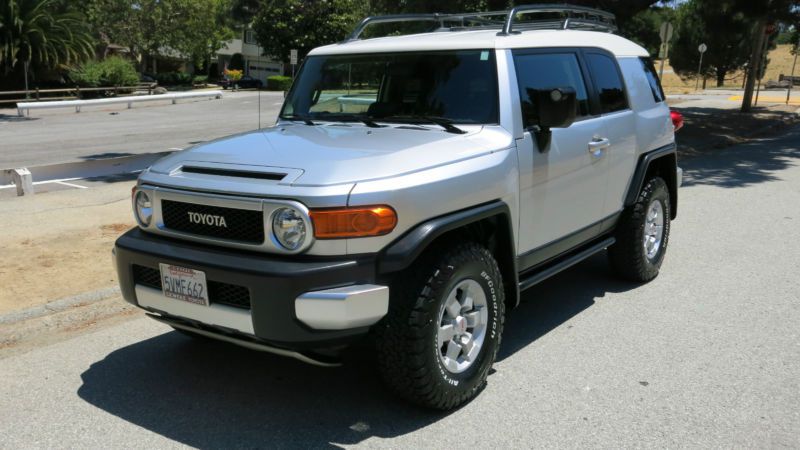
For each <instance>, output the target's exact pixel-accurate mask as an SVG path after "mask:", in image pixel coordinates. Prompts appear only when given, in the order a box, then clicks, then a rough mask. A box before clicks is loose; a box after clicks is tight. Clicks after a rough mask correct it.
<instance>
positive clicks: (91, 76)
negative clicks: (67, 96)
mask: <svg viewBox="0 0 800 450" xmlns="http://www.w3.org/2000/svg"><path fill="white" fill-rule="evenodd" d="M69 78H70V79H71V80H72V81H73V82H74V83H75V84H77V85H78V86H80V87H104V86H135V85H136V83H138V82H139V75H138V74H137V73H136V69H135V68H134V67H133V63H131V62H130V61H128V60H127V59H124V58H121V57H119V56H112V57H110V58H106V59H105V60H103V61H89V62H87V63H85V64H83V65H82V66H80V67H74V68H72V69H70V71H69Z"/></svg>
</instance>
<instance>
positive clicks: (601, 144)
mask: <svg viewBox="0 0 800 450" xmlns="http://www.w3.org/2000/svg"><path fill="white" fill-rule="evenodd" d="M608 147H611V141H609V140H608V138H603V139H599V138H595V139H592V142H589V150H590V151H594V150H602V149H604V148H608Z"/></svg>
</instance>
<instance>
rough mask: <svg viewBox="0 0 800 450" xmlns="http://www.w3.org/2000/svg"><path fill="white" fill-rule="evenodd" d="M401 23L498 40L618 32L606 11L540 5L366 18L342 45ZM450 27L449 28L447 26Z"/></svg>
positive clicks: (613, 20) (611, 17) (582, 7)
mask: <svg viewBox="0 0 800 450" xmlns="http://www.w3.org/2000/svg"><path fill="white" fill-rule="evenodd" d="M533 13H540V14H558V15H560V16H562V17H561V18H558V19H553V18H547V19H538V20H526V21H517V20H516V18H517V16H519V15H520V14H533ZM400 22H438V23H439V27H438V29H437V30H436V31H460V30H466V29H486V28H495V29H496V28H500V29H501V31H500V32H499V33H497V34H498V36H510V35H512V34H515V33H518V32H519V31H515V30H514V28H516V30H539V29H561V30H566V29H570V28H571V29H590V30H597V31H606V32H615V31H617V26H616V17H615V16H614V14H611V13H609V12H606V11H601V10H599V9H594V8H587V7H585V6H573V5H567V4H541V5H521V6H516V7H514V8H512V9H511V10H509V11H488V12H474V13H462V14H440V13H431V14H391V15H385V16H369V17H367V18H365V19H364V20H362V21H361V22H360V23H359V24H358V25H357V26H356V28H355V29H354V30H353V32H352V33H350V36H348V37H347V39H345V41H344V42H351V41H356V40H358V39H359V38H360V36H361V34H362V33H363V32H364V30H365V29H366V28H367V27H368V26H370V25H374V24H379V23H384V24H385V23H400ZM468 22H469V23H475V24H477V26H467V25H466V24H467V23H468ZM446 24H449V25H450V26H446Z"/></svg>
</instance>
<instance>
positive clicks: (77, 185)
mask: <svg viewBox="0 0 800 450" xmlns="http://www.w3.org/2000/svg"><path fill="white" fill-rule="evenodd" d="M51 183H58V184H61V185H64V186H70V187H74V188H79V189H89V187H88V186H81V185H80V184H72V183H67V182H65V181H51Z"/></svg>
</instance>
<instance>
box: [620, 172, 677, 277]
mask: <svg viewBox="0 0 800 450" xmlns="http://www.w3.org/2000/svg"><path fill="white" fill-rule="evenodd" d="M671 213H672V205H671V203H670V197H669V189H668V187H667V183H666V182H665V181H664V180H663V179H662V178H659V177H655V178H651V179H650V180H648V181H647V183H646V184H645V185H644V187H643V188H642V191H641V192H640V193H639V197H638V198H637V199H636V203H634V204H633V205H631V206H629V207H628V208H626V209H625V211H623V213H622V217H621V218H620V221H619V224H617V230H616V233H615V237H616V239H617V242H616V243H615V244H614V245H612V246H611V247H609V249H608V258H609V262H610V263H611V268H612V269H613V270H614V272H615V273H616V274H617V275H619V276H620V277H622V278H624V279H627V280H630V281H636V282H647V281H650V280H652V279H654V278H655V277H656V276H658V271H659V270H660V269H661V264H662V263H663V262H664V255H665V254H666V251H667V244H668V243H669V229H670V217H672V216H671Z"/></svg>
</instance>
